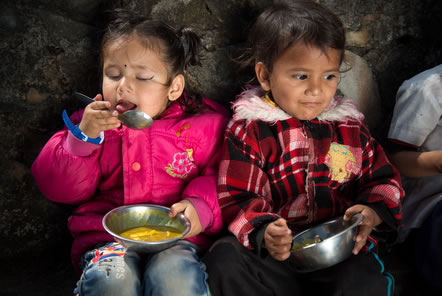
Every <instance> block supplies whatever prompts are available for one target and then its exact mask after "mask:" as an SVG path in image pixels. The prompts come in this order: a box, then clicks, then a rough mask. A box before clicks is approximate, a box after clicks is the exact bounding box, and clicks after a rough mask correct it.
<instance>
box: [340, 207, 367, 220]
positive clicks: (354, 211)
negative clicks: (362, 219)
mask: <svg viewBox="0 0 442 296" xmlns="http://www.w3.org/2000/svg"><path fill="white" fill-rule="evenodd" d="M363 210H364V206H363V205H354V206H351V207H349V208H348V209H347V210H346V211H345V213H344V221H348V220H350V219H351V217H353V216H354V215H356V214H358V213H361V212H362V211H363Z"/></svg>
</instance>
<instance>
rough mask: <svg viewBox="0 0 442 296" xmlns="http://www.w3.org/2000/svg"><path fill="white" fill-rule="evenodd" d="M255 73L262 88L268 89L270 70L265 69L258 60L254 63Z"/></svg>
mask: <svg viewBox="0 0 442 296" xmlns="http://www.w3.org/2000/svg"><path fill="white" fill-rule="evenodd" d="M255 74H256V78H257V79H258V81H259V84H260V85H261V87H262V89H264V90H265V91H269V90H270V80H269V78H270V72H269V71H268V70H267V67H266V66H265V65H264V64H263V63H262V62H259V63H257V64H256V65H255Z"/></svg>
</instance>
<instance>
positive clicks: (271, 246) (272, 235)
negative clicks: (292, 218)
mask: <svg viewBox="0 0 442 296" xmlns="http://www.w3.org/2000/svg"><path fill="white" fill-rule="evenodd" d="M292 239H293V237H292V231H291V230H290V228H288V226H287V222H286V220H285V219H283V218H279V219H278V220H276V221H273V222H272V223H270V224H269V226H267V228H266V230H265V233H264V243H265V246H266V248H267V250H268V251H269V253H270V255H271V256H272V257H273V258H274V259H276V260H278V261H284V260H286V259H287V258H289V257H290V250H291V248H292Z"/></svg>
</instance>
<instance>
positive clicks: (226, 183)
mask: <svg viewBox="0 0 442 296" xmlns="http://www.w3.org/2000/svg"><path fill="white" fill-rule="evenodd" d="M234 118H235V117H234ZM403 195H404V193H403V189H402V187H401V183H400V176H399V173H398V172H397V171H396V170H395V169H394V167H393V166H392V165H391V164H390V163H389V162H388V160H387V158H386V156H385V154H384V152H383V149H382V147H381V146H380V145H379V144H378V143H377V142H376V141H375V139H374V138H372V137H371V135H370V133H369V131H368V129H367V128H366V127H365V126H364V125H363V124H362V123H361V122H360V121H359V120H356V119H349V118H347V119H346V120H344V121H323V120H322V121H320V120H310V121H303V122H301V121H299V120H297V119H294V118H289V119H285V120H279V121H275V122H274V124H271V123H268V122H264V121H260V120H254V121H251V122H250V123H249V124H248V123H247V122H246V120H236V121H235V120H232V121H231V122H230V123H229V125H228V127H227V131H226V135H225V141H224V147H223V155H222V159H221V163H220V172H219V180H218V198H219V202H220V205H221V209H222V214H223V219H224V221H225V222H226V223H228V227H229V230H230V231H231V232H232V233H233V234H234V235H235V236H236V237H237V238H238V239H239V241H240V242H241V243H242V244H243V245H244V246H246V247H249V248H251V247H252V246H251V245H250V243H249V234H250V233H251V232H252V231H254V230H255V229H257V228H259V227H260V226H262V225H266V224H267V223H269V222H271V221H274V220H276V219H277V218H278V217H282V218H285V219H286V220H287V221H288V224H289V227H290V228H291V229H292V230H294V231H295V232H299V231H301V230H303V229H305V228H307V227H309V226H311V225H313V224H315V223H318V222H320V221H324V220H327V219H331V218H333V217H336V216H339V215H342V214H343V213H344V211H345V210H346V209H347V208H348V207H350V206H352V205H354V204H364V205H368V206H370V207H372V208H373V209H374V210H375V211H376V212H377V214H378V215H379V216H380V217H381V219H383V221H384V222H385V224H386V225H388V226H390V227H391V228H393V229H395V228H396V227H397V226H398V225H399V224H400V221H401V199H402V197H403Z"/></svg>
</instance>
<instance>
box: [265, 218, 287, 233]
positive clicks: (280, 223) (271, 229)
mask: <svg viewBox="0 0 442 296" xmlns="http://www.w3.org/2000/svg"><path fill="white" fill-rule="evenodd" d="M266 233H268V234H269V235H271V236H284V235H290V234H291V230H290V228H288V226H287V222H286V221H285V219H283V218H279V219H278V220H276V221H273V222H272V223H270V224H269V226H267V229H266Z"/></svg>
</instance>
